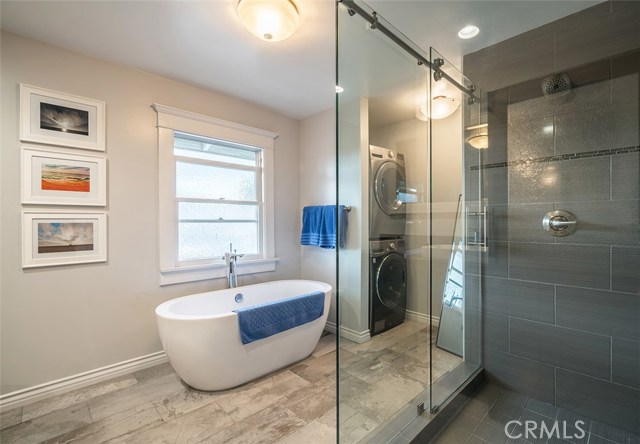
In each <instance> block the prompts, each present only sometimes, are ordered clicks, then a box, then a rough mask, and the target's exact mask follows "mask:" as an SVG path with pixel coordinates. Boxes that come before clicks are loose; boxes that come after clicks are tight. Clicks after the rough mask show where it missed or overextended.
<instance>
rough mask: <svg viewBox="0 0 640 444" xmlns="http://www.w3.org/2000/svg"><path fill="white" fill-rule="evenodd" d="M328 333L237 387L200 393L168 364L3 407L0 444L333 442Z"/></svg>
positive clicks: (331, 352) (332, 372)
mask: <svg viewBox="0 0 640 444" xmlns="http://www.w3.org/2000/svg"><path fill="white" fill-rule="evenodd" d="M335 385H336V347H335V336H334V335H325V336H323V337H322V338H321V339H320V342H319V343H318V346H317V347H316V349H315V351H314V352H313V354H312V355H311V356H310V357H308V358H307V359H305V360H304V361H301V362H299V363H297V364H295V365H293V366H291V367H288V368H285V369H282V370H280V371H277V372H275V373H272V374H270V375H267V376H265V377H263V378H261V379H259V380H256V381H253V382H250V383H248V384H245V385H243V386H241V387H237V388H235V389H231V390H225V391H221V392H200V391H197V390H193V389H191V388H189V387H187V386H186V385H184V384H183V383H182V382H181V380H180V379H179V378H178V376H177V375H176V374H175V373H174V372H173V370H172V368H171V366H170V365H169V364H162V365H159V366H155V367H152V368H149V369H146V370H142V371H139V372H136V373H133V374H130V375H126V376H122V377H119V378H116V379H112V380H109V381H105V382H102V383H99V384H95V385H92V386H90V387H85V388H83V389H80V390H76V391H74V392H70V393H66V394H63V395H60V396H56V397H54V398H50V399H46V400H43V401H40V402H36V403H34V404H31V405H27V406H24V407H20V408H17V409H13V410H10V411H7V412H5V413H3V414H2V416H1V418H0V426H1V428H2V431H0V442H1V443H2V444H36V443H44V444H62V443H73V444H99V443H109V444H169V443H171V444H191V443H193V444H196V443H202V444H214V443H215V444H223V443H233V444H254V443H255V444H258V443H260V444H271V443H273V444H301V443H313V444H325V443H326V444H335V442H336V396H335V393H336V390H335Z"/></svg>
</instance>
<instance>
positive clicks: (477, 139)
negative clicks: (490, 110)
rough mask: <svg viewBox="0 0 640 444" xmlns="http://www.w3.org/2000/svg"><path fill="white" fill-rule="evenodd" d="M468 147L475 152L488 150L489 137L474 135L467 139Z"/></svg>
mask: <svg viewBox="0 0 640 444" xmlns="http://www.w3.org/2000/svg"><path fill="white" fill-rule="evenodd" d="M469 145H471V146H472V147H474V148H475V149H477V150H485V149H487V148H489V136H488V135H487V134H476V135H475V136H471V137H469Z"/></svg>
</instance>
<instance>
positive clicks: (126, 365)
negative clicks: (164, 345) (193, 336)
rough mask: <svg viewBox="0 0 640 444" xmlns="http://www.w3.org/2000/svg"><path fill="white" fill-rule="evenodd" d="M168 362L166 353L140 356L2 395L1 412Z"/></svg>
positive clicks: (0, 397) (0, 401)
mask: <svg viewBox="0 0 640 444" xmlns="http://www.w3.org/2000/svg"><path fill="white" fill-rule="evenodd" d="M167 361H168V358H167V355H166V354H165V352H164V351H159V352H156V353H151V354H150V355H146V356H140V357H138V358H133V359H129V360H128V361H123V362H119V363H117V364H112V365H107V366H106V367H101V368H97V369H94V370H89V371H88V372H84V373H78V374H77V375H73V376H67V377H66V378H62V379H57V380H55V381H50V382H45V383H44V384H39V385H34V386H32V387H27V388H25V389H22V390H16V391H15V392H11V393H6V394H4V395H0V412H4V411H6V410H9V409H12V408H15V407H21V406H23V405H26V404H31V403H32V402H36V401H40V400H43V399H46V398H49V397H52V396H56V395H60V394H62V393H67V392H71V391H73V390H77V389H80V388H83V387H87V386H89V385H92V384H95V383H97V382H101V381H106V380H107V379H111V378H115V377H118V376H122V375H126V374H128V373H133V372H136V371H138V370H143V369H145V368H149V367H153V366H154V365H158V364H162V363H165V362H167Z"/></svg>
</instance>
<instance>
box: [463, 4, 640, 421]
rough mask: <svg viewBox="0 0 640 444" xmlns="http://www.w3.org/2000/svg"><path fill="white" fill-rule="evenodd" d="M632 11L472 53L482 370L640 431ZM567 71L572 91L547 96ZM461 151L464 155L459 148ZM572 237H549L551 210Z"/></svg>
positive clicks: (583, 15) (611, 12) (561, 24)
mask: <svg viewBox="0 0 640 444" xmlns="http://www.w3.org/2000/svg"><path fill="white" fill-rule="evenodd" d="M638 29H640V2H638V1H609V2H603V3H601V4H598V5H596V6H593V7H591V8H589V9H586V10H584V11H582V12H579V13H577V14H573V15H571V16H569V17H565V18H563V19H561V20H558V21H557V22H553V23H550V24H548V25H545V26H543V27H540V28H537V29H534V30H532V31H529V32H527V33H525V34H522V35H520V36H517V37H515V38H513V39H509V40H507V41H504V42H500V43H498V44H496V45H493V46H491V47H489V48H485V49H483V50H480V51H478V52H475V53H472V54H468V55H467V56H465V58H464V72H465V75H467V76H468V77H469V78H470V79H472V81H474V83H475V84H476V85H477V86H478V87H479V88H480V89H482V90H483V92H484V94H485V95H486V97H487V104H486V110H487V112H486V116H485V119H486V120H485V121H486V122H487V123H488V125H489V139H490V147H489V149H488V150H485V151H483V152H482V160H481V162H479V163H478V164H476V165H469V164H468V163H467V164H466V172H465V178H466V180H467V187H466V190H467V193H470V192H476V191H477V190H478V189H479V190H480V193H481V197H482V198H485V199H487V201H488V205H489V227H488V228H487V233H488V234H489V249H488V251H487V252H486V253H483V254H482V257H481V258H477V257H474V258H473V259H472V260H470V261H469V263H468V264H467V265H468V266H469V267H473V268H472V269H474V270H475V269H477V267H478V266H480V267H481V272H480V273H479V275H478V276H474V277H473V278H472V279H475V280H476V281H478V282H479V284H478V285H480V286H481V287H482V291H483V301H482V313H483V321H484V326H483V330H482V331H483V347H482V350H483V363H484V367H485V369H486V371H487V374H488V375H489V378H490V379H493V380H495V381H497V382H499V383H501V384H502V385H504V386H506V387H507V388H509V389H511V390H515V391H518V392H521V393H523V394H525V395H528V396H531V397H533V398H536V399H539V400H541V401H544V402H548V403H552V404H555V405H556V406H558V407H561V408H566V409H570V410H574V411H576V412H577V413H579V414H583V415H586V416H589V417H591V418H593V419H594V420H596V421H600V422H603V423H608V424H611V425H613V426H616V427H620V428H623V429H626V430H629V431H631V432H635V433H639V432H640V179H639V178H640V111H639V107H640V32H638ZM561 72H566V73H567V74H568V75H569V78H570V79H571V91H570V92H569V93H568V94H565V95H555V96H543V92H542V82H543V79H545V78H546V77H547V76H550V75H552V74H555V73H561ZM466 149H467V150H469V147H468V146H467V147H466ZM560 209H563V210H567V211H571V212H572V213H573V214H575V215H576V218H577V220H578V225H577V230H576V232H575V233H574V234H572V235H570V236H567V237H553V236H550V235H549V234H548V233H546V232H545V231H544V230H543V228H542V217H543V216H544V215H545V214H546V213H547V212H548V211H552V210H560Z"/></svg>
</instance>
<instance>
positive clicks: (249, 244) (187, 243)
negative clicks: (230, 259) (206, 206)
mask: <svg viewBox="0 0 640 444" xmlns="http://www.w3.org/2000/svg"><path fill="white" fill-rule="evenodd" d="M178 238H179V241H178V245H179V246H178V259H179V260H180V261H188V260H198V259H221V258H222V256H224V253H225V252H227V251H229V243H233V248H234V249H235V250H237V252H238V253H240V254H258V252H259V251H258V224H257V223H253V222H249V223H246V222H245V223H190V222H181V223H179V226H178Z"/></svg>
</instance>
